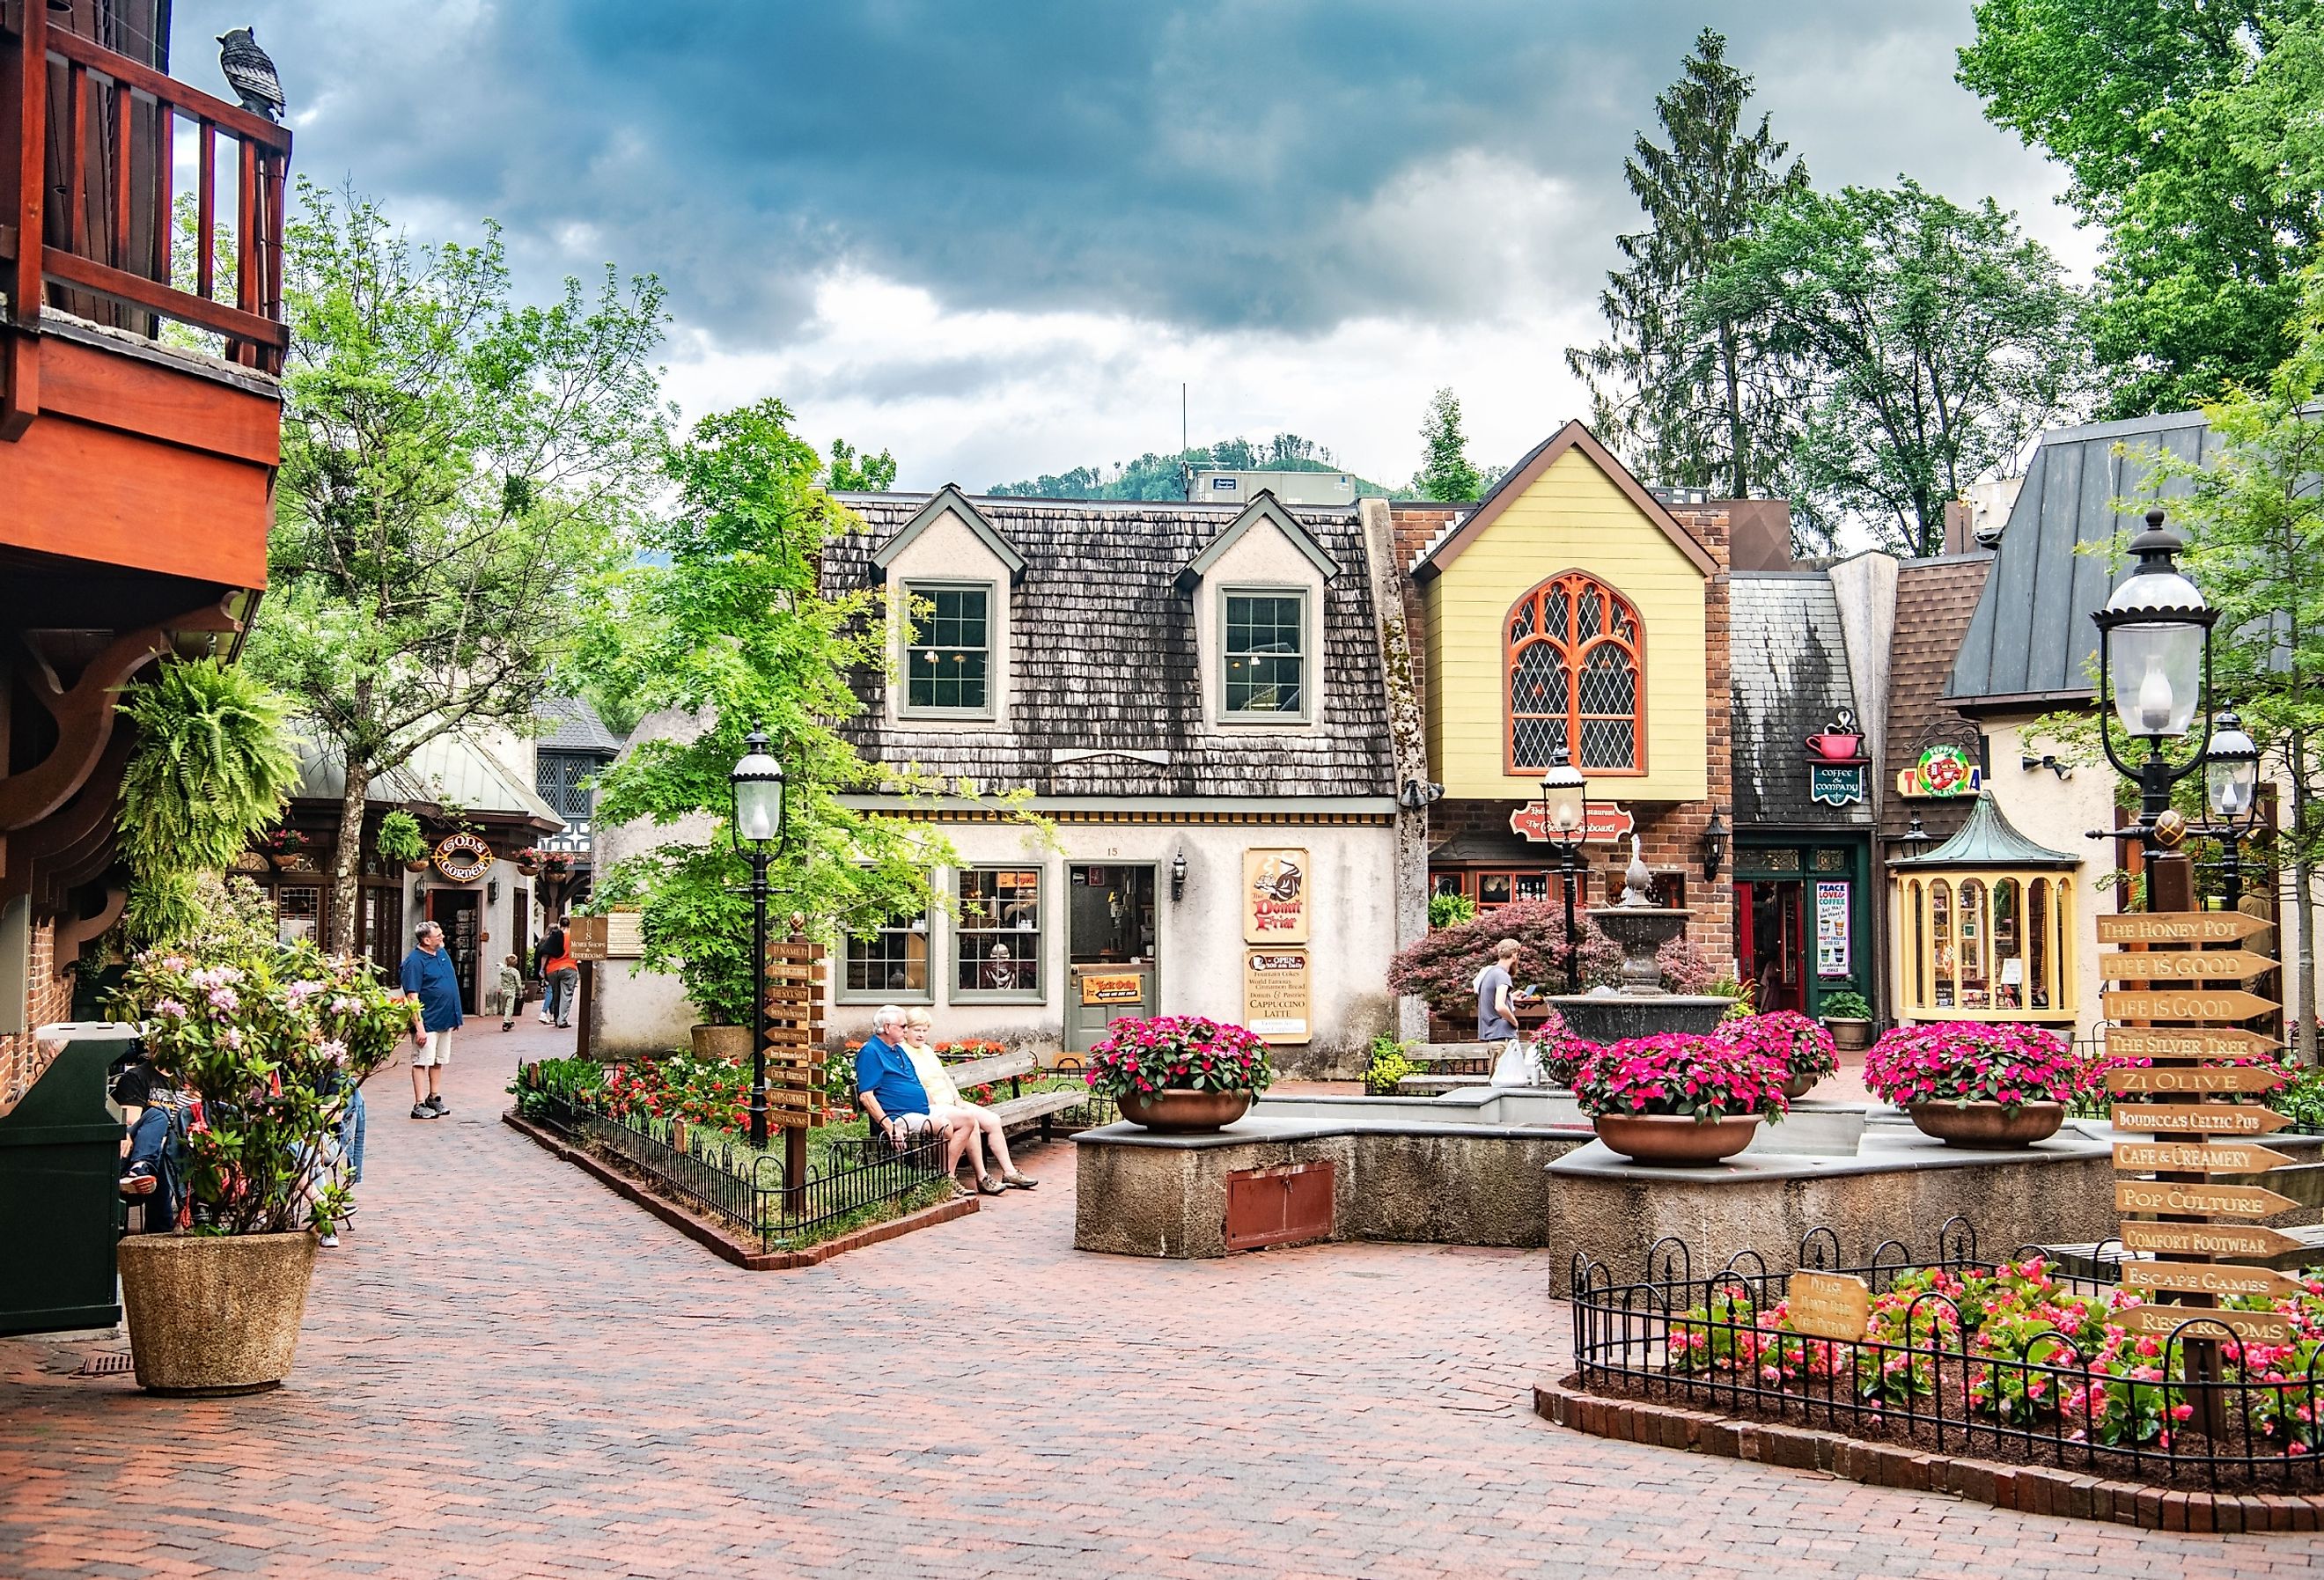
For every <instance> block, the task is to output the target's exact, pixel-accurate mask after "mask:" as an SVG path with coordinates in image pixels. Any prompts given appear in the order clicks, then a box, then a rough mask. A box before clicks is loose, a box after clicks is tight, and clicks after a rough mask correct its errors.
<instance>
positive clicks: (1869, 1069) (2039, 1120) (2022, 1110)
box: [1864, 1021, 2076, 1147]
mask: <svg viewBox="0 0 2324 1580" xmlns="http://www.w3.org/2000/svg"><path fill="white" fill-rule="evenodd" d="M2075 1075H2076V1067H2075V1064H2074V1060H2073V1057H2072V1050H2071V1049H2070V1048H2069V1047H2068V1046H2067V1044H2066V1039H2064V1038H2062V1037H2061V1036H2059V1035H2058V1034H2057V1033H2056V1032H2054V1031H2051V1030H2044V1029H2043V1028H2042V1027H2039V1026H2018V1025H1998V1026H1988V1025H1985V1024H1982V1023H1980V1022H1978V1021H1935V1022H1933V1023H1932V1024H1929V1025H1925V1026H1898V1027H1895V1028H1893V1029H1891V1030H1889V1031H1888V1032H1886V1034H1885V1035H1884V1036H1882V1038H1881V1039H1880V1040H1879V1041H1878V1042H1877V1043H1875V1044H1874V1045H1873V1048H1872V1051H1871V1052H1870V1053H1869V1054H1867V1055H1866V1056H1865V1059H1864V1085H1865V1088H1866V1090H1867V1091H1869V1092H1870V1093H1871V1094H1872V1095H1874V1096H1876V1097H1880V1098H1884V1099H1886V1101H1888V1102H1890V1103H1894V1104H1896V1105H1897V1106H1898V1107H1900V1108H1902V1109H1904V1111H1905V1112H1907V1113H1910V1114H1911V1115H1912V1116H1913V1123H1914V1124H1916V1125H1918V1126H1919V1127H1920V1128H1921V1130H1922V1132H1923V1133H1924V1134H1927V1135H1932V1136H1934V1137H1936V1138H1937V1139H1938V1140H1940V1141H1944V1142H1945V1143H1947V1144H1948V1145H1950V1146H1956V1147H2024V1146H2030V1145H2032V1144H2033V1142H2035V1141H2043V1140H2044V1139H2046V1138H2048V1137H2050V1136H2052V1135H2055V1134H2056V1133H2057V1131H2058V1127H2059V1126H2060V1125H2061V1124H2063V1123H2065V1120H2066V1099H2067V1098H2068V1097H2069V1096H2070V1095H2072V1093H2073V1089H2074V1079H2075Z"/></svg>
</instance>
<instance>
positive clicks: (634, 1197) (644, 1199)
mask: <svg viewBox="0 0 2324 1580" xmlns="http://www.w3.org/2000/svg"><path fill="white" fill-rule="evenodd" d="M501 1122H502V1123H503V1124H506V1125H507V1126H508V1127H509V1128H510V1129H511V1130H512V1131H515V1132H518V1133H519V1134H521V1135H524V1136H528V1137H530V1138H531V1139H532V1140H533V1141H537V1142H539V1144H540V1145H541V1146H542V1147H544V1148H546V1149H547V1150H549V1152H551V1153H553V1154H554V1155H555V1156H557V1157H558V1158H561V1159H563V1160H565V1161H566V1162H567V1163H570V1164H572V1165H573V1166H574V1167H575V1168H576V1169H582V1170H584V1171H586V1172H587V1173H589V1174H592V1175H594V1176H595V1177H596V1178H597V1180H598V1182H599V1183H600V1184H602V1185H604V1186H605V1187H607V1188H609V1189H611V1190H612V1191H613V1194H614V1195H616V1196H619V1197H622V1198H623V1199H624V1200H627V1201H631V1202H634V1203H636V1204H637V1205H638V1206H641V1207H643V1208H645V1210H646V1211H648V1212H650V1213H651V1214H652V1215H654V1216H655V1217H657V1218H659V1219H660V1220H661V1221H662V1222H663V1223H665V1224H669V1226H670V1227H671V1228H673V1229H675V1230H677V1231H678V1233H679V1234H683V1235H685V1236H686V1237H687V1239H688V1240H691V1241H693V1242H694V1243H696V1244H698V1245H701V1246H705V1247H706V1248H707V1249H709V1250H710V1251H713V1252H716V1253H717V1254H718V1256H719V1257H720V1258H722V1259H723V1260H724V1261H731V1262H733V1264H734V1265H735V1266H736V1267H739V1268H742V1269H745V1270H748V1271H751V1272H754V1273H761V1272H781V1271H785V1270H789V1269H792V1268H802V1267H817V1266H820V1265H821V1264H823V1263H824V1262H826V1261H830V1260H831V1259H832V1258H833V1257H835V1256H837V1255H839V1254H841V1253H842V1252H849V1251H860V1250H862V1248H863V1247H864V1246H866V1245H878V1244H880V1243H881V1242H883V1241H888V1240H895V1239H899V1238H900V1237H901V1236H903V1235H906V1234H910V1233H911V1232H912V1231H913V1230H915V1229H933V1228H934V1227H936V1225H937V1224H949V1223H951V1222H952V1221H953V1220H954V1218H964V1217H966V1216H968V1215H970V1214H971V1213H973V1212H975V1211H977V1210H978V1206H979V1205H980V1204H979V1203H978V1201H977V1199H976V1197H959V1198H958V1199H956V1200H954V1201H945V1202H938V1203H936V1206H932V1207H922V1208H921V1209H920V1210H919V1211H918V1212H917V1213H907V1214H905V1215H903V1216H902V1217H900V1218H890V1219H889V1220H888V1221H887V1222H886V1223H884V1224H871V1225H870V1226H869V1227H866V1228H862V1229H858V1230H856V1231H855V1232H854V1233H853V1234H842V1235H840V1236H839V1237H838V1238H837V1239H835V1240H826V1241H825V1242H824V1243H822V1244H820V1245H813V1246H809V1247H808V1248H807V1250H805V1251H761V1250H760V1249H759V1248H758V1247H757V1245H756V1244H754V1243H752V1242H751V1241H748V1240H745V1239H742V1237H741V1236H739V1235H737V1234H734V1233H733V1231H731V1230H729V1229H727V1228H725V1227H724V1225H722V1224H715V1223H713V1222H711V1220H709V1219H708V1218H705V1217H700V1216H698V1215H696V1214H693V1213H690V1212H687V1210H686V1209H685V1208H684V1207H681V1206H678V1204H677V1203H675V1202H669V1201H664V1200H663V1199H662V1198H661V1197H658V1196H656V1195H654V1194H653V1192H651V1191H650V1190H648V1189H646V1188H645V1187H643V1186H641V1185H640V1184H638V1183H637V1181H635V1180H633V1179H632V1178H629V1177H628V1176H626V1175H623V1174H622V1173H619V1172H617V1171H616V1170H614V1169H610V1168H608V1167H606V1166H605V1165H604V1163H602V1162H600V1161H598V1160H596V1159H595V1158H593V1157H591V1156H590V1155H589V1154H588V1153H586V1152H585V1151H582V1150H580V1149H579V1148H577V1147H574V1146H570V1145H568V1144H567V1143H566V1142H564V1141H559V1140H558V1138H557V1137H556V1136H555V1135H553V1134H551V1133H550V1132H548V1131H545V1130H543V1129H541V1128H540V1127H539V1125H536V1124H533V1123H530V1121H527V1120H522V1119H519V1118H518V1117H517V1116H516V1111H515V1110H514V1109H509V1110H507V1111H505V1112H503V1113H502V1114H501Z"/></svg>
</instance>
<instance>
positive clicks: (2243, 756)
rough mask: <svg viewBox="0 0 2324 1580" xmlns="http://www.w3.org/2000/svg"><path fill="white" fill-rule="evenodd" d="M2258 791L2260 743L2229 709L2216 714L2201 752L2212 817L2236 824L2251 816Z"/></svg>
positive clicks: (2204, 789) (2206, 796)
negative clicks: (2208, 742) (2208, 743)
mask: <svg viewBox="0 0 2324 1580" xmlns="http://www.w3.org/2000/svg"><path fill="white" fill-rule="evenodd" d="M2258 794H2259V746H2258V744H2256V743H2255V742H2254V741H2253V740H2252V738H2251V736H2250V735H2248V734H2246V731H2245V729H2244V725H2243V720H2241V719H2239V718H2237V717H2236V715H2235V712H2234V710H2233V709H2229V710H2227V711H2226V712H2224V713H2222V714H2220V715H2219V717H2218V724H2217V725H2216V726H2215V727H2214V728H2213V729H2212V731H2211V749H2210V750H2209V752H2208V753H2205V754H2204V760H2203V799H2204V800H2205V801H2206V802H2207V803H2208V804H2209V807H2210V811H2211V817H2212V818H2213V819H2214V820H2216V821H2218V822H2221V823H2239V822H2242V821H2243V820H2244V819H2245V818H2248V817H2249V816H2251V812H2252V806H2253V803H2254V801H2255V799H2257V797H2258Z"/></svg>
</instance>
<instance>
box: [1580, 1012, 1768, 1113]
mask: <svg viewBox="0 0 2324 1580" xmlns="http://www.w3.org/2000/svg"><path fill="white" fill-rule="evenodd" d="M1573 1095H1574V1096H1575V1098H1576V1099H1578V1100H1579V1101H1580V1103H1581V1104H1582V1113H1587V1114H1590V1115H1592V1116H1593V1117H1594V1116H1596V1115H1598V1114H1600V1113H1671V1114H1677V1113H1683V1114H1687V1115H1689V1116H1690V1117H1692V1118H1693V1119H1694V1120H1696V1121H1697V1122H1701V1121H1704V1120H1711V1119H1732V1118H1736V1117H1738V1116H1740V1115H1743V1114H1751V1113H1757V1114H1764V1115H1766V1116H1767V1117H1769V1118H1774V1119H1780V1118H1782V1117H1783V1115H1784V1110H1785V1109H1787V1108H1788V1107H1790V1104H1789V1103H1788V1102H1786V1101H1785V1099H1784V1067H1783V1066H1782V1065H1781V1064H1779V1063H1777V1062H1776V1061H1775V1059H1774V1058H1770V1057H1769V1056H1767V1055H1766V1054H1764V1053H1761V1052H1759V1051H1757V1050H1756V1049H1748V1048H1743V1047H1739V1046H1738V1045H1737V1044H1735V1043H1732V1042H1729V1041H1727V1040H1725V1039H1722V1038H1719V1037H1699V1036H1694V1035H1692V1034H1690V1033H1687V1032H1680V1031H1666V1032H1664V1033H1663V1034H1661V1035H1660V1036H1656V1037H1633V1038H1630V1039H1627V1040H1625V1041H1621V1042H1617V1043H1615V1044H1614V1045H1613V1046H1612V1047H1610V1048H1603V1049H1599V1050H1598V1051H1597V1052H1596V1053H1595V1054H1593V1055H1592V1056H1591V1057H1590V1058H1588V1059H1587V1060H1586V1061H1585V1062H1584V1063H1583V1064H1582V1067H1581V1068H1580V1069H1579V1070H1577V1071H1576V1072H1575V1073H1574V1080H1573Z"/></svg>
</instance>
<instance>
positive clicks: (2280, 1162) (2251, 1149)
mask: <svg viewBox="0 0 2324 1580" xmlns="http://www.w3.org/2000/svg"><path fill="white" fill-rule="evenodd" d="M2291 1161H2292V1160H2291V1159H2290V1158H2288V1157H2286V1156H2285V1155H2284V1154H2283V1153H2282V1152H2279V1151H2277V1150H2275V1149H2274V1148H2273V1147H2262V1146H2257V1145H2255V1144H2253V1143H2251V1142H2248V1141H2116V1142H2115V1144H2114V1166H2115V1167H2116V1168H2117V1169H2153V1170H2157V1171H2168V1170H2172V1169H2179V1170H2185V1171H2190V1172H2195V1173H2201V1174H2264V1173H2265V1172H2266V1171H2267V1170H2269V1169H2281V1168H2282V1167H2283V1166H2284V1165H2285V1164H2287V1163H2289V1162H2291Z"/></svg>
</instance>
